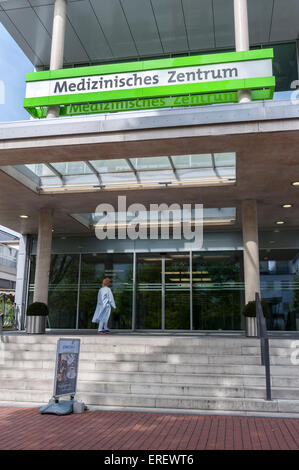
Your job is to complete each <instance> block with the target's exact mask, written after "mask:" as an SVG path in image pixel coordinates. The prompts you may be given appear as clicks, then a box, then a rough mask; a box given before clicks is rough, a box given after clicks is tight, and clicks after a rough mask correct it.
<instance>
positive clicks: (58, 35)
mask: <svg viewBox="0 0 299 470" xmlns="http://www.w3.org/2000/svg"><path fill="white" fill-rule="evenodd" d="M66 10H67V0H55V6H54V18H53V29H52V44H51V59H50V70H58V69H61V68H63V55H64V40H65V27H66ZM58 116H59V106H50V107H49V108H48V112H47V117H48V118H55V117H58Z"/></svg>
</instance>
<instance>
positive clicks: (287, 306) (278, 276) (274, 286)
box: [260, 249, 299, 331]
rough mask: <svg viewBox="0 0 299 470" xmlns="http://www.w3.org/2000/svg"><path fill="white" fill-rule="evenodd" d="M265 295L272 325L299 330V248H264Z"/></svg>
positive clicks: (269, 320) (262, 287) (261, 262)
mask: <svg viewBox="0 0 299 470" xmlns="http://www.w3.org/2000/svg"><path fill="white" fill-rule="evenodd" d="M260 276H261V296H262V298H263V300H265V301H266V302H267V304H268V306H269V310H270V315H269V318H268V319H267V324H268V328H269V329H270V330H274V331H275V330H276V331H299V252H298V250H288V249H282V250H267V251H266V250H261V251H260Z"/></svg>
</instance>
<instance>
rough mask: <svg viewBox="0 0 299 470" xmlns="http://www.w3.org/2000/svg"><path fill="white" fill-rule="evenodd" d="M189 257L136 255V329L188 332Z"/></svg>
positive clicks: (185, 254)
mask: <svg viewBox="0 0 299 470" xmlns="http://www.w3.org/2000/svg"><path fill="white" fill-rule="evenodd" d="M189 266H190V257H189V253H184V254H183V253H182V254H159V253H158V254H146V255H144V254H142V255H137V279H136V280H137V301H136V329H162V330H164V329H166V330H189V329H190V268H189Z"/></svg>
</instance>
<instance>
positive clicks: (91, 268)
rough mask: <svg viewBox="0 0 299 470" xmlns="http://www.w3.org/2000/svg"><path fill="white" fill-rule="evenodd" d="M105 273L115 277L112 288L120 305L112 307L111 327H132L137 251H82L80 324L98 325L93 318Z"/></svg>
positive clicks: (95, 326)
mask: <svg viewBox="0 0 299 470" xmlns="http://www.w3.org/2000/svg"><path fill="white" fill-rule="evenodd" d="M105 277H109V278H110V279H111V281H112V282H111V289H112V292H113V295H114V299H115V305H116V307H117V308H116V309H112V310H111V315H110V319H109V326H110V328H115V329H130V328H132V296H133V255H131V254H101V253H92V254H86V255H82V261H81V283H80V303H79V328H97V325H96V324H95V323H92V321H91V320H92V317H93V314H94V311H95V308H96V304H97V295H98V291H99V289H100V288H101V286H102V281H103V279H104V278H105Z"/></svg>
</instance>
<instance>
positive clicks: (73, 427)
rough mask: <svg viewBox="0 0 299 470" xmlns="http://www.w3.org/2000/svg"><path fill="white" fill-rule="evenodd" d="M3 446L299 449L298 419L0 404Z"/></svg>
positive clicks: (105, 448)
mask: <svg viewBox="0 0 299 470" xmlns="http://www.w3.org/2000/svg"><path fill="white" fill-rule="evenodd" d="M0 436H1V440H0V449H1V450H16V449H19V450H23V449H26V450H29V449H34V450H36V449H43V450H46V449H51V450H53V449H55V450H56V449H64V450H71V449H76V450H78V449H84V450H87V449H95V450H121V449H126V450H128V449H130V450H139V449H142V450H145V449H148V450H167V449H169V450H176V449H178V450H196V449H205V450H209V449H210V450H213V449H221V450H222V449H229V450H242V449H246V450H250V449H255V450H260V449H263V450H272V449H278V450H279V449H283V450H288V449H292V450H299V420H296V419H287V418H285V419H284V418H251V417H250V418H246V417H236V416H234V417H230V416H194V415H173V414H151V413H130V412H110V411H105V412H102V411H87V412H85V413H84V414H81V415H80V414H72V415H69V416H54V415H41V414H40V413H39V410H38V409H36V408H14V407H0Z"/></svg>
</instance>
